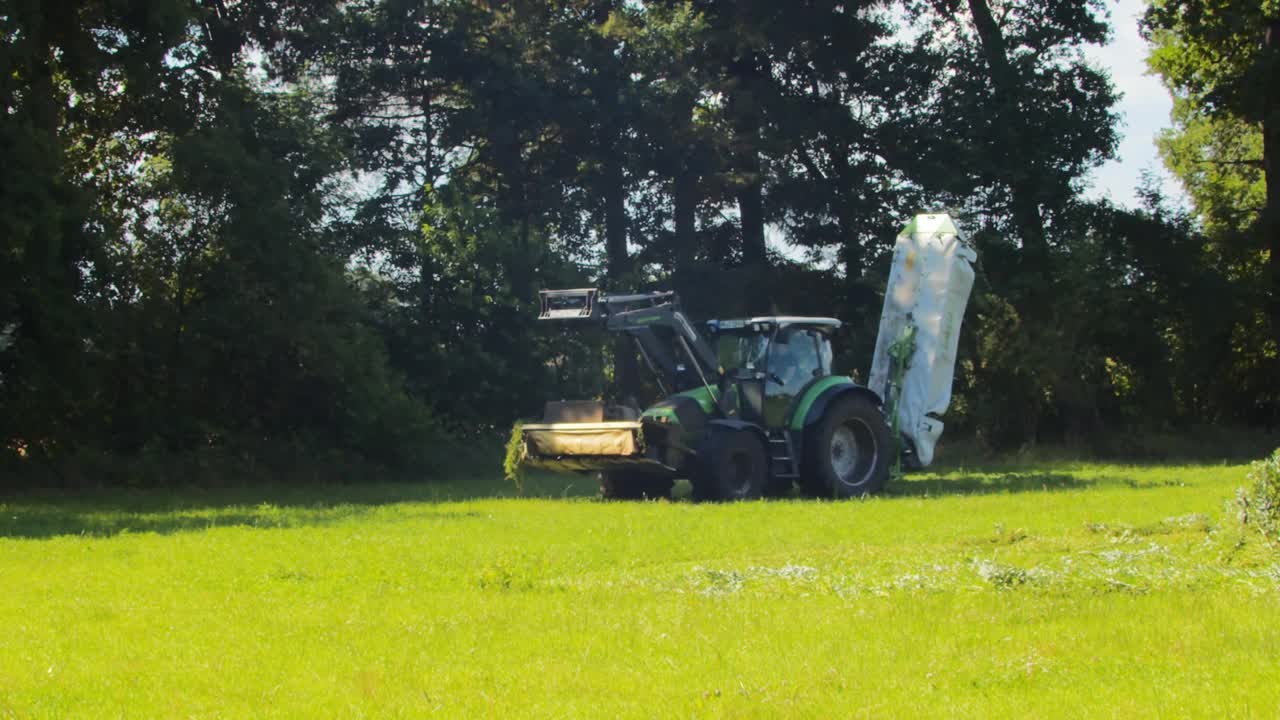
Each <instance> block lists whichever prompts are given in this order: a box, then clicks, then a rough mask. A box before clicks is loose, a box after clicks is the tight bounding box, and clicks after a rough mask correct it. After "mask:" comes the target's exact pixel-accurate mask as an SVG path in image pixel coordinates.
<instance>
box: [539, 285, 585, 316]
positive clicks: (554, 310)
mask: <svg viewBox="0 0 1280 720" xmlns="http://www.w3.org/2000/svg"><path fill="white" fill-rule="evenodd" d="M599 292H600V291H599V290H597V289H595V288H581V289H578V290H540V291H538V299H539V300H540V301H541V302H542V310H541V312H539V313H538V319H539V320H573V319H580V318H593V317H597V315H598V312H597V309H596V295H598V294H599Z"/></svg>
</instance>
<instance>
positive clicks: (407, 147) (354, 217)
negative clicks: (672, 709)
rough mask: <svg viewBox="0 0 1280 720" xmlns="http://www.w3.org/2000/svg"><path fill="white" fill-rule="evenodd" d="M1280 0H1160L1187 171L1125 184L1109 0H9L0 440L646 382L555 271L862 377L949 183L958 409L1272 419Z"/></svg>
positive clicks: (269, 426)
mask: <svg viewBox="0 0 1280 720" xmlns="http://www.w3.org/2000/svg"><path fill="white" fill-rule="evenodd" d="M1274 5H1275V3H1274V2H1271V0H1267V1H1266V2H1263V3H1261V4H1254V5H1250V4H1247V3H1232V2H1228V0H1155V2H1154V3H1153V4H1152V6H1151V7H1150V8H1149V9H1148V12H1147V14H1146V16H1145V17H1144V19H1143V22H1142V25H1141V30H1142V32H1143V33H1144V34H1145V36H1146V37H1147V38H1148V39H1149V41H1150V42H1151V43H1152V48H1153V50H1152V55H1151V59H1150V65H1151V68H1152V69H1153V70H1154V71H1155V72H1156V73H1158V74H1159V75H1160V76H1161V77H1162V78H1163V79H1164V81H1165V82H1166V84H1167V86H1168V87H1169V88H1170V91H1171V93H1172V94H1173V96H1174V98H1175V111H1174V118H1173V127H1172V128H1171V129H1170V130H1169V131H1167V132H1166V133H1165V134H1164V136H1163V137H1162V138H1161V141H1160V143H1161V152H1162V155H1163V156H1164V158H1165V160H1166V163H1167V165H1168V166H1169V168H1170V169H1171V170H1172V171H1173V172H1174V173H1175V174H1176V175H1177V176H1178V177H1179V179H1180V180H1181V181H1182V182H1183V183H1184V185H1185V187H1186V188H1187V191H1188V194H1189V196H1190V198H1191V201H1192V202H1191V207H1190V208H1178V207H1176V206H1175V205H1174V204H1173V203H1170V202H1169V201H1168V200H1166V199H1165V198H1163V197H1161V196H1160V193H1159V192H1158V190H1157V189H1156V188H1157V185H1156V184H1155V183H1151V184H1149V185H1148V186H1146V187H1145V188H1144V189H1143V191H1142V192H1143V198H1144V203H1143V207H1142V208H1140V209H1125V208H1119V207H1116V206H1113V205H1112V204H1110V203H1108V202H1105V201H1091V200H1087V199H1085V198H1084V196H1083V194H1082V193H1083V191H1084V190H1085V182H1086V177H1087V173H1088V172H1089V170H1090V169H1092V168H1094V167H1096V166H1098V165H1099V164H1100V163H1102V162H1104V161H1106V160H1107V159H1109V158H1112V157H1113V156H1114V154H1115V150H1116V144H1117V122H1118V119H1117V117H1116V112H1115V104H1116V102H1117V92H1116V90H1115V88H1114V86H1113V84H1112V82H1111V80H1110V78H1109V76H1108V73H1107V72H1106V69H1105V68H1100V67H1098V66H1096V65H1095V64H1092V63H1090V62H1089V61H1088V60H1087V59H1086V56H1085V50H1086V49H1087V48H1088V47H1089V46H1091V45H1097V44H1100V43H1103V42H1105V41H1106V40H1107V39H1108V37H1109V36H1110V34H1111V33H1112V32H1137V29H1136V28H1132V27H1118V28H1117V27H1113V26H1112V24H1111V22H1110V20H1109V18H1108V17H1107V15H1106V12H1105V8H1104V6H1103V3H1102V2H1101V1H1100V0H1026V1H1021V2H1007V1H1004V0H885V1H883V2H836V1H834V0H803V1H800V2H791V3H778V2H773V1H772V0H739V1H732V0H687V1H680V2H677V1H674V0H649V1H646V2H626V1H622V0H538V1H533V0H511V1H508V2H486V1H484V0H466V1H464V0H347V1H341V2H339V1H337V0H308V1H307V2H300V1H297V0H256V1H255V0H136V1H134V2H127V3H125V2H114V1H112V0H96V1H74V0H44V1H42V2H38V1H35V0H0V103H2V104H3V112H2V113H0V153H2V155H0V156H3V157H4V158H6V160H7V161H6V163H5V167H4V170H3V172H0V408H2V411H0V469H6V470H5V471H6V473H8V471H9V470H15V469H16V470H21V471H30V470H31V469H32V468H40V469H42V470H41V472H43V473H44V474H42V475H41V474H40V473H37V476H39V477H43V478H62V479H63V480H66V481H80V480H82V479H89V480H91V481H116V480H119V481H130V480H136V479H137V478H138V477H139V473H138V472H137V467H139V465H138V464H137V463H136V462H133V461H135V460H137V459H139V458H141V459H143V460H146V459H148V458H150V459H154V460H155V462H156V463H158V464H159V466H160V467H162V468H163V469H164V470H163V472H161V471H158V474H159V475H164V476H165V477H169V476H171V475H173V473H172V467H173V466H172V464H171V459H172V458H186V459H187V461H189V462H188V465H185V466H184V467H188V468H189V469H191V472H198V471H199V469H200V468H206V467H208V465H207V463H208V461H207V458H224V459H226V460H227V462H228V463H229V464H228V465H227V467H243V466H244V465H245V463H250V464H252V463H259V462H262V463H267V464H268V466H270V467H277V468H289V469H295V470H296V469H298V468H309V469H320V470H324V469H326V468H328V469H329V470H331V471H332V470H333V469H334V468H340V467H344V465H343V463H352V465H351V467H355V466H357V465H358V464H361V463H372V464H376V465H381V466H387V467H397V468H407V469H412V470H415V471H416V470H418V469H421V468H424V467H429V466H430V465H432V464H433V462H434V460H433V458H435V457H438V455H437V454H436V451H437V449H438V445H439V443H440V442H442V441H445V440H446V439H450V438H453V439H456V438H464V437H474V436H481V435H485V434H492V433H494V432H495V431H496V432H500V431H501V430H503V429H505V428H506V427H508V426H509V424H510V423H511V422H512V421H513V420H514V419H515V418H517V417H521V416H528V415H531V414H536V413H537V411H538V408H539V407H540V404H541V403H542V402H543V401H544V400H546V399H549V398H558V397H574V396H592V395H613V394H620V393H624V392H634V391H636V390H637V388H639V389H640V391H641V392H642V393H643V387H642V384H643V382H644V380H643V377H642V374H641V373H639V371H638V368H637V361H636V358H635V357H634V355H633V354H632V353H631V352H630V351H629V349H628V348H626V347H614V346H611V345H609V344H608V343H607V341H606V339H605V338H601V337H599V336H597V335H593V334H591V333H582V332H566V331H564V330H562V329H557V328H546V327H538V326H537V325H536V323H535V322H534V321H533V318H534V316H535V314H536V313H535V308H536V301H537V297H536V296H537V290H538V289H539V288H543V287H557V286H580V285H588V284H589V285H599V286H601V287H604V288H606V289H618V290H630V289H636V288H650V287H674V288H675V289H677V290H679V291H681V293H682V295H683V296H684V297H685V299H686V304H687V305H688V306H689V309H690V311H691V313H692V314H693V315H694V316H695V317H713V316H730V315H734V314H739V313H748V312H765V311H771V310H774V309H781V310H784V311H787V312H794V313H805V314H819V315H832V316H836V317H840V318H842V319H844V320H845V321H846V324H847V327H848V328H849V332H848V333H847V335H845V336H844V337H842V338H841V340H842V342H841V358H840V367H841V368H842V369H844V370H846V371H850V372H853V373H855V374H861V375H865V373H866V370H867V365H868V364H869V362H870V351H871V348H872V345H873V343H874V340H875V327H876V323H877V320H878V315H879V310H880V298H881V294H882V292H883V289H884V285H885V278H886V275H887V270H888V257H889V253H890V252H891V250H892V242H893V237H894V235H895V232H896V230H897V229H898V228H899V227H900V226H901V225H902V224H903V222H904V221H905V220H906V219H907V218H909V217H910V216H911V215H912V214H914V213H915V212H918V211H925V210H939V209H945V210H948V211H950V212H952V213H953V214H955V215H956V216H957V217H958V218H959V220H960V222H961V224H962V226H963V227H964V228H965V229H966V230H967V231H968V232H969V234H970V235H971V236H972V238H973V240H974V242H975V243H976V244H977V247H978V249H979V253H980V257H981V261H980V268H979V282H978V287H977V288H976V290H975V295H974V298H973V301H972V302H971V309H970V313H969V317H968V318H967V319H966V327H965V332H964V333H963V341H962V343H963V345H962V350H961V366H960V368H959V372H958V377H957V388H956V400H955V405H954V406H953V412H952V413H951V414H950V416H949V420H948V424H949V427H950V428H951V430H949V433H956V434H959V435H961V436H969V437H973V438H975V439H976V440H978V441H979V442H981V443H982V444H983V445H985V446H986V447H989V448H992V449H996V450H1002V449H1008V448H1017V447H1021V446H1025V445H1028V444H1034V443H1037V442H1059V441H1069V442H1078V443H1086V444H1089V443H1095V444H1096V443H1105V442H1106V439H1107V438H1108V437H1113V436H1114V435H1115V434H1116V433H1119V432H1127V431H1133V430H1144V429H1157V430H1170V429H1186V428H1191V427H1194V426H1196V425H1199V424H1204V423H1223V424H1231V425H1239V426H1245V425H1252V426H1271V425H1274V423H1275V422H1276V420H1277V419H1278V414H1277V407H1278V406H1280V372H1277V371H1278V370H1280V367H1278V366H1280V361H1278V360H1277V336H1278V335H1280V292H1278V291H1277V290H1278V288H1280V260H1278V259H1277V258H1278V257H1280V253H1277V242H1278V238H1280V230H1277V227H1280V196H1278V195H1277V191H1276V189H1275V188H1276V187H1277V182H1280V180H1276V179H1275V177H1276V173H1275V172H1272V168H1273V166H1274V163H1275V153H1276V152H1280V150H1278V149H1280V144H1278V143H1280V140H1277V139H1276V138H1280V135H1277V133H1278V132H1280V110H1278V109H1277V107H1276V105H1277V102H1280V90H1278V89H1277V83H1278V82H1280V70H1278V69H1277V68H1280V66H1278V65H1277V60H1276V55H1277V51H1276V48H1275V43H1276V42H1280V39H1276V38H1273V33H1280V30H1278V29H1277V27H1278V26H1277V22H1276V21H1275V20H1273V19H1272V18H1276V17H1280V12H1277V8H1276V7H1274ZM1246 6H1248V7H1246ZM1276 37H1277V38H1280V34H1277V36H1276ZM1224 57H1225V58H1228V59H1229V61H1223V60H1222V58H1224ZM1273 140H1274V142H1273ZM122 463H123V464H122ZM130 463H132V464H130ZM273 463H274V464H273ZM143 466H145V463H144V464H143ZM68 468H70V469H68ZM165 473H168V475H165ZM8 474H11V475H12V473H8ZM179 474H181V473H179ZM144 475H145V473H144ZM162 479H163V478H162Z"/></svg>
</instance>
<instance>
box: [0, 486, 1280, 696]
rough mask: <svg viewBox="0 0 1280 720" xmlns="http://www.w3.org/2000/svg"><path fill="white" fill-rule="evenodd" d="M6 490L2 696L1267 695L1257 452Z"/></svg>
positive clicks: (1278, 585)
mask: <svg viewBox="0 0 1280 720" xmlns="http://www.w3.org/2000/svg"><path fill="white" fill-rule="evenodd" d="M491 475H492V477H490V476H489V475H486V477H485V478H484V479H469V480H466V481H464V480H461V479H459V480H458V481H456V482H453V483H448V484H443V485H439V484H437V485H372V486H368V485H349V486H336V485H335V486H331V487H324V488H313V489H296V488H295V489H289V488H284V489H281V488H276V489H270V488H268V489H261V490H234V491H219V492H208V491H187V492H183V493H177V492H165V493H160V492H155V493H104V494H99V495H96V496H89V497H82V498H79V499H68V498H66V497H47V498H46V497H38V496H37V497H26V498H20V499H14V500H9V501H4V502H0V587H3V588H4V590H5V592H3V593H0V628H3V630H2V631H0V718H2V717H8V716H13V717H24V718H25V717H68V716H79V717H104V716H107V717H112V716H130V717H191V716H195V717H223V716H228V717H229V716H237V717H239V716H252V717H261V716H275V717H311V716H356V717H360V716H371V717H386V716H391V717H396V716H401V717H419V716H421V715H425V714H428V713H432V712H435V713H439V714H442V715H447V716H498V717H503V716H557V717H580V716H634V717H665V716H678V717H689V716H695V717H707V716H722V717H744V716H746V717H750V716H758V717H777V716H789V717H795V716H800V717H850V716H853V717H857V716H868V717H896V716H904V715H906V716H946V717H954V716H967V717H992V716H997V717H998V716H1031V717H1086V716H1098V715H1105V716H1124V717H1148V716H1210V715H1213V716H1230V717H1241V716H1250V715H1252V716H1258V717H1272V716H1274V713H1275V711H1276V708H1277V707H1280V663H1277V662H1276V661H1275V658H1276V657H1277V656H1280V623H1278V622H1277V621H1276V618H1277V617H1280V614H1278V613H1277V610H1280V557H1278V556H1277V555H1276V554H1275V552H1274V550H1272V549H1270V548H1267V547H1263V546H1261V545H1260V544H1259V543H1257V542H1256V541H1253V540H1251V539H1250V538H1249V536H1248V535H1247V534H1241V533H1240V532H1239V531H1238V530H1237V529H1236V528H1235V526H1234V522H1233V520H1232V519H1231V517H1230V516H1229V514H1228V509H1227V503H1228V501H1229V499H1230V497H1231V496H1232V494H1233V493H1234V491H1235V488H1236V487H1238V486H1239V485H1240V484H1242V477H1243V467H1241V466H1194V467H1174V466H1170V467H1124V466H1117V465H1088V466H1084V465H1082V466H1073V465H1066V464H1057V465H1044V466H1029V467H1010V468H995V469H991V468H988V469H983V470H978V469H963V470H959V469H958V470H954V471H951V472H948V473H944V474H934V475H923V476H919V477H909V478H908V480H906V481H904V482H902V483H900V484H898V485H896V486H894V487H893V488H892V489H891V491H890V492H889V493H888V494H887V495H885V496H883V497H878V498H874V499H869V500H865V501H854V502H840V503H834V502H823V501H818V502H815V501H798V500H797V501H781V502H762V503H747V504H738V505H696V504H692V503H687V502H657V503H603V502H599V501H597V500H595V499H594V498H593V494H594V488H593V487H592V485H591V483H590V482H589V481H588V480H586V479H584V478H579V477H575V476H537V477H534V478H531V479H530V484H529V485H528V486H527V487H526V493H527V494H529V495H534V496H536V497H525V498H512V497H494V496H495V495H498V494H506V495H512V494H513V491H512V490H511V489H510V488H509V487H507V486H505V485H502V484H501V482H500V481H499V480H498V479H497V477H496V475H497V472H496V471H495V472H494V473H492V474H491Z"/></svg>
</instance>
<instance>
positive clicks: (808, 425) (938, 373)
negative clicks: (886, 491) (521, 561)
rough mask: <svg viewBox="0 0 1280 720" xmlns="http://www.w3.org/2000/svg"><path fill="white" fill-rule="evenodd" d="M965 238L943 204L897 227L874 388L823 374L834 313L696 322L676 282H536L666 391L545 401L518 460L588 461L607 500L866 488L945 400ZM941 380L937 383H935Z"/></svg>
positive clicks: (582, 464)
mask: <svg viewBox="0 0 1280 720" xmlns="http://www.w3.org/2000/svg"><path fill="white" fill-rule="evenodd" d="M974 257H975V256H974V254H973V251H972V249H971V248H969V247H968V246H967V245H965V244H963V243H962V242H960V241H959V239H958V237H957V234H956V232H955V228H954V225H953V224H952V223H951V220H950V218H949V217H947V216H946V215H927V216H918V217H917V218H916V220H915V221H914V222H913V223H912V224H911V225H909V226H908V227H907V229H906V230H905V231H904V233H903V234H902V235H900V236H899V239H898V246H897V248H896V249H895V254H894V267H893V270H892V271H891V274H890V283H889V289H888V292H887V293H886V302H885V313H884V314H883V316H882V319H881V326H880V337H879V338H877V357H876V358H875V360H874V361H873V364H872V369H871V374H870V378H871V380H872V382H871V384H870V386H863V385H859V384H857V383H855V382H854V381H853V380H852V379H850V378H849V377H846V376H843V375H838V374H835V372H834V369H833V367H832V357H833V353H832V350H831V336H832V334H833V333H834V331H835V330H836V329H838V328H839V327H840V321H839V320H836V319H834V318H824V317H796V316H786V315H778V316H761V317H750V318H739V319H728V320H710V321H707V322H706V323H705V325H703V328H704V330H703V332H702V333H699V332H698V331H697V330H695V328H694V325H693V323H691V322H690V321H689V320H688V318H687V317H686V316H685V315H684V313H683V311H682V310H681V306H680V299H679V297H678V296H677V295H676V294H675V293H673V292H651V293H640V294H629V295H605V294H603V293H601V292H600V291H598V290H596V289H579V290H544V291H542V292H541V293H540V299H541V313H540V315H539V317H540V319H542V320H559V321H578V322H595V323H600V324H602V325H603V326H604V327H605V328H606V329H607V330H609V331H611V332H616V333H621V334H623V335H625V336H627V337H629V338H631V339H632V341H633V342H634V344H635V346H636V348H637V350H638V351H639V354H640V356H641V358H643V360H644V362H645V364H646V365H647V366H648V367H649V368H650V370H652V371H653V374H654V379H655V381H656V382H657V384H658V387H659V388H660V389H661V390H662V393H663V395H664V396H665V399H663V400H662V401H660V402H658V403H656V404H654V405H652V406H650V407H648V408H646V409H643V410H641V409H640V408H637V407H630V406H627V405H608V404H605V403H603V402H600V401H559V402H550V403H547V405H546V408H545V410H544V414H543V417H542V420H541V422H537V423H527V424H524V425H522V426H521V427H520V428H519V431H518V432H519V434H520V437H519V438H517V442H518V443H519V447H518V451H519V453H520V462H521V463H522V464H524V465H527V466H533V467H541V468H549V469H557V470H571V471H578V472H592V473H599V474H600V477H601V489H602V492H603V494H604V496H605V497H606V498H615V499H642V498H658V497H665V496H667V495H668V494H669V493H670V492H671V489H672V487H673V484H674V482H675V480H676V479H677V478H687V479H688V480H689V481H690V483H691V484H692V487H693V495H694V497H695V498H696V499H701V500H749V499H754V498H760V497H770V496H774V497H776V496H784V495H788V494H790V493H791V492H792V491H793V486H794V485H798V486H799V489H800V491H801V492H802V493H804V494H806V495H810V496H821V497H835V498H847V497H857V496H862V495H868V494H873V493H875V492H878V491H879V490H880V489H881V488H883V487H884V485H885V483H886V482H887V481H888V480H889V478H890V476H891V474H892V473H893V471H894V469H895V468H897V467H899V466H900V463H901V462H903V461H904V460H905V462H907V463H908V464H909V465H911V464H914V465H916V466H920V465H925V464H928V462H929V460H930V459H931V458H932V451H933V445H934V443H936V441H937V438H938V435H939V434H940V432H941V422H940V421H939V420H938V419H937V417H936V415H937V414H938V413H940V412H941V411H942V410H945V409H946V403H947V402H948V401H949V399H950V385H951V374H952V370H953V367H954V361H955V345H956V342H955V341H956V337H955V336H956V333H957V332H958V329H959V319H960V318H961V317H962V316H963V312H964V305H965V303H966V302H967V299H968V294H969V289H970V288H971V287H972V282H973V271H972V267H971V264H972V261H973V259H974ZM943 385H945V387H942V386H943Z"/></svg>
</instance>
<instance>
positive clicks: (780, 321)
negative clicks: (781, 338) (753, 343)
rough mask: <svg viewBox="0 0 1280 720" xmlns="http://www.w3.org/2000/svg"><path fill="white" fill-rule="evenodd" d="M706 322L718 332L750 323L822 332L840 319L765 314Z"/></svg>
mask: <svg viewBox="0 0 1280 720" xmlns="http://www.w3.org/2000/svg"><path fill="white" fill-rule="evenodd" d="M707 324H708V325H710V326H711V329H712V330H713V331H715V332H719V331H720V330H741V329H744V328H747V327H750V326H752V325H772V326H775V327H787V326H789V325H800V326H803V327H809V328H813V329H815V330H820V331H822V332H831V331H833V330H835V329H836V328H838V327H840V321H839V320H837V319H835V318H825V317H802V316H799V315H765V316H760V317H752V318H733V319H728V320H708V321H707Z"/></svg>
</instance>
